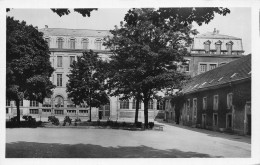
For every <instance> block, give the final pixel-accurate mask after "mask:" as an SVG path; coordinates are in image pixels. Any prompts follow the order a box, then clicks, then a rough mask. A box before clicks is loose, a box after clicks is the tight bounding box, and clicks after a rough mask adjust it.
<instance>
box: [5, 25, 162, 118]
mask: <svg viewBox="0 0 260 165" xmlns="http://www.w3.org/2000/svg"><path fill="white" fill-rule="evenodd" d="M39 31H40V32H43V33H44V39H45V40H46V41H47V42H48V45H49V48H50V52H51V54H50V62H51V65H52V67H53V68H54V69H55V71H54V72H53V74H52V76H51V78H50V79H51V81H52V83H53V84H54V85H56V88H55V89H54V90H53V95H52V96H51V98H45V99H44V102H43V104H41V103H39V102H36V101H34V100H23V101H21V103H20V105H21V107H20V108H21V116H22V115H31V116H34V117H37V118H40V117H47V116H51V115H55V116H58V117H60V118H64V116H71V117H72V118H74V117H77V116H78V117H79V118H81V119H83V120H87V119H88V118H89V107H88V105H86V104H82V105H74V103H73V102H72V101H71V99H70V98H68V96H67V93H66V83H67V82H68V77H67V75H68V74H70V69H71V68H70V64H71V63H72V62H73V61H76V60H77V56H81V55H82V52H84V51H89V50H90V49H91V50H93V51H94V52H97V53H98V55H99V57H100V58H102V59H103V60H108V59H109V56H110V55H111V52H110V50H109V49H106V47H105V46H103V39H104V37H106V36H108V35H111V33H110V32H109V31H108V30H89V29H64V28H48V26H45V28H43V29H39ZM108 99H109V104H107V105H103V106H101V107H100V108H92V113H91V114H92V119H93V120H97V119H104V120H107V119H108V118H109V119H111V120H125V121H134V116H135V106H136V105H135V100H133V99H130V100H127V101H120V100H119V97H108ZM157 104H158V106H157ZM139 107H140V111H139V120H140V121H143V119H144V113H143V109H144V105H143V103H140V105H139ZM162 108H163V107H162V106H161V104H160V102H158V103H157V101H156V100H151V101H150V102H149V113H148V114H149V120H150V121H153V120H154V118H155V116H156V115H157V113H158V112H157V109H158V110H159V109H162ZM6 114H7V116H8V117H12V116H13V115H16V114H17V110H16V107H15V103H14V101H10V100H7V101H6Z"/></svg>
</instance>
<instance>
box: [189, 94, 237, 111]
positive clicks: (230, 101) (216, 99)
mask: <svg viewBox="0 0 260 165" xmlns="http://www.w3.org/2000/svg"><path fill="white" fill-rule="evenodd" d="M218 105H219V96H218V95H214V96H213V110H218ZM232 105H233V94H232V93H228V94H227V109H230V108H231V107H232ZM207 106H208V100H207V97H203V99H202V110H207ZM186 110H187V112H189V110H190V99H188V100H187V102H186ZM193 110H195V111H197V98H194V99H193Z"/></svg>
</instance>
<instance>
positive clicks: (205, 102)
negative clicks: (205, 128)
mask: <svg viewBox="0 0 260 165" xmlns="http://www.w3.org/2000/svg"><path fill="white" fill-rule="evenodd" d="M202 102H203V106H202V109H203V110H206V109H207V97H203V101H202Z"/></svg>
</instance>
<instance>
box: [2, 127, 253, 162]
mask: <svg viewBox="0 0 260 165" xmlns="http://www.w3.org/2000/svg"><path fill="white" fill-rule="evenodd" d="M250 155H251V140H250V137H244V136H236V135H228V134H223V133H218V132H213V131H207V130H202V129H196V128H189V127H184V126H176V125H170V124H164V130H163V131H154V130H147V131H128V130H114V129H71V128H61V129H57V128H15V129H6V157H8V158H19V157H25V158H28V157H47V158H121V157H122V158H138V157H140V158H144V157H146V158H147V157H150V158H165V157H168V158H188V157H205V158H207V157H229V158H240V157H241V158H248V157H250Z"/></svg>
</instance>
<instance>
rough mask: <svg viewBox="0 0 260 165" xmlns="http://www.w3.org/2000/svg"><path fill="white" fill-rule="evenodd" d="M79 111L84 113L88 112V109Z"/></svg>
mask: <svg viewBox="0 0 260 165" xmlns="http://www.w3.org/2000/svg"><path fill="white" fill-rule="evenodd" d="M79 113H82V114H87V113H88V111H87V110H79Z"/></svg>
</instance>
